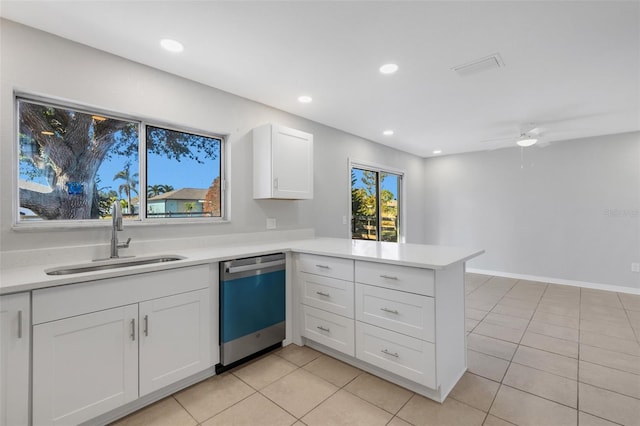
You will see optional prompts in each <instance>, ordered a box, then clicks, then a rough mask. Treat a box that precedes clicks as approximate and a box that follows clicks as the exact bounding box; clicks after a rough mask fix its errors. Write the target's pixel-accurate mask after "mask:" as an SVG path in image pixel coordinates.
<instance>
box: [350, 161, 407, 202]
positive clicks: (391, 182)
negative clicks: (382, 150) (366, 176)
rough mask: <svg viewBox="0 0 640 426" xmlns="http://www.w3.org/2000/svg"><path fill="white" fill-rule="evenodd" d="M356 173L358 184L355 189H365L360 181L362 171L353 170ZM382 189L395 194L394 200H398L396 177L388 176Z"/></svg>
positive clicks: (383, 182)
mask: <svg viewBox="0 0 640 426" xmlns="http://www.w3.org/2000/svg"><path fill="white" fill-rule="evenodd" d="M353 171H354V173H355V177H356V183H355V185H354V187H355V188H358V189H359V188H364V187H365V185H364V184H363V183H362V180H361V179H360V178H361V177H362V171H361V170H360V169H356V168H354V169H353ZM382 189H383V190H384V189H387V190H389V191H391V193H392V194H393V198H395V199H397V198H398V179H397V178H395V175H388V176H387V177H386V178H385V179H384V180H383V181H382Z"/></svg>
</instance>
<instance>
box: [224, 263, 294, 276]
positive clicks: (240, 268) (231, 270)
mask: <svg viewBox="0 0 640 426" xmlns="http://www.w3.org/2000/svg"><path fill="white" fill-rule="evenodd" d="M284 264H285V259H281V260H274V261H272V262H264V263H252V264H251V265H242V266H230V267H229V268H228V269H227V272H228V273H230V274H235V273H238V272H246V271H255V270H257V269H265V268H270V267H272V266H278V265H284Z"/></svg>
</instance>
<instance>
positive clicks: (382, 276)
mask: <svg viewBox="0 0 640 426" xmlns="http://www.w3.org/2000/svg"><path fill="white" fill-rule="evenodd" d="M380 278H386V279H388V280H396V281H397V280H398V277H395V276H393V275H384V274H383V275H380Z"/></svg>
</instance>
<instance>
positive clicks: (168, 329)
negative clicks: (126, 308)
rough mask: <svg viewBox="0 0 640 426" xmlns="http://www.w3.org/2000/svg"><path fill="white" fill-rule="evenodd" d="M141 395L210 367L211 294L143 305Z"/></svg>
mask: <svg viewBox="0 0 640 426" xmlns="http://www.w3.org/2000/svg"><path fill="white" fill-rule="evenodd" d="M139 324H140V396H143V395H146V394H148V393H151V392H153V391H155V390H158V389H160V388H163V387H165V386H167V385H170V384H171V383H175V382H177V381H178V380H180V379H183V378H185V377H188V376H190V375H192V374H195V373H197V372H199V371H202V370H204V369H206V368H207V367H209V365H208V361H209V337H208V336H210V334H211V326H210V321H209V291H208V290H199V291H193V292H189V293H184V294H179V295H176V296H169V297H163V298H161V299H156V300H150V301H147V302H143V303H140V321H139Z"/></svg>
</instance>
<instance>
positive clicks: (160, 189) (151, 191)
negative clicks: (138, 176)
mask: <svg viewBox="0 0 640 426" xmlns="http://www.w3.org/2000/svg"><path fill="white" fill-rule="evenodd" d="M169 191H173V186H171V185H147V198H151V197H155V196H157V195H160V194H164V193H165V192H169Z"/></svg>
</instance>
